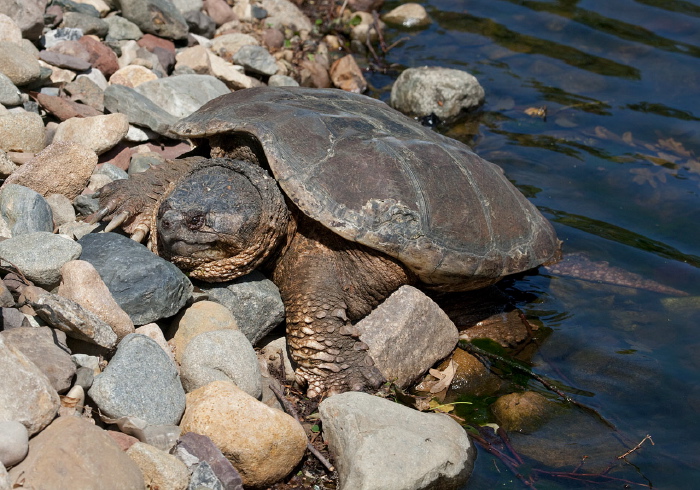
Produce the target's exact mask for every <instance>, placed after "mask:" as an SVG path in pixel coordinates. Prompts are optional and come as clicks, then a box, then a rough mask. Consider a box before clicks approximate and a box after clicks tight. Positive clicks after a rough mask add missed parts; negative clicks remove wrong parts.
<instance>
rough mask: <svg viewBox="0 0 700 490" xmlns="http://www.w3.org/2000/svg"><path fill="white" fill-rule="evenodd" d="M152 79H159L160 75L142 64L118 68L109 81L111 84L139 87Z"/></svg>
mask: <svg viewBox="0 0 700 490" xmlns="http://www.w3.org/2000/svg"><path fill="white" fill-rule="evenodd" d="M152 80H158V75H156V74H155V73H153V71H151V70H149V69H148V68H146V67H145V66H141V65H127V66H125V67H124V68H120V69H118V70H117V71H115V72H114V74H113V75H112V76H111V77H109V83H110V84H111V85H124V86H126V87H130V88H134V87H137V86H139V85H141V84H142V83H146V82H150V81H152Z"/></svg>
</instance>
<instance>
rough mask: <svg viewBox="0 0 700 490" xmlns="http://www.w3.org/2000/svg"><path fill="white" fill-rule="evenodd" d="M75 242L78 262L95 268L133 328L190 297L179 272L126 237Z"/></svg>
mask: <svg viewBox="0 0 700 490" xmlns="http://www.w3.org/2000/svg"><path fill="white" fill-rule="evenodd" d="M78 243H79V244H80V245H81V246H82V248H83V251H82V254H81V256H80V260H85V261H87V262H90V263H91V264H92V265H93V266H94V267H95V269H97V272H98V273H99V274H100V277H101V278H102V280H103V281H104V282H105V284H106V285H107V288H109V290H110V291H111V293H112V296H113V297H114V299H115V301H116V302H117V304H118V305H119V306H121V308H122V309H123V310H124V311H125V312H126V313H127V314H128V315H129V317H130V318H131V320H132V321H133V322H134V325H145V324H146V323H150V322H153V321H156V320H159V319H161V318H167V317H169V316H173V315H174V314H176V313H177V312H178V311H179V310H180V309H181V308H182V307H183V306H184V305H185V302H186V301H187V300H188V299H189V297H190V296H191V295H192V283H191V282H190V280H189V279H188V278H187V277H186V276H185V275H184V274H183V273H182V272H181V271H180V269H178V268H177V267H175V266H174V265H173V264H171V263H170V262H167V261H165V260H163V259H162V258H160V257H158V256H156V255H154V254H153V253H151V252H150V251H149V250H148V249H147V248H146V247H144V246H143V245H141V244H138V243H136V242H134V241H133V240H130V239H129V238H127V237H125V236H122V235H117V234H116V233H99V234H95V233H92V234H89V235H85V236H84V237H83V238H81V239H80V240H79V241H78ZM1 247H2V242H0V248H1ZM144 298H149V301H144V300H143V299H144Z"/></svg>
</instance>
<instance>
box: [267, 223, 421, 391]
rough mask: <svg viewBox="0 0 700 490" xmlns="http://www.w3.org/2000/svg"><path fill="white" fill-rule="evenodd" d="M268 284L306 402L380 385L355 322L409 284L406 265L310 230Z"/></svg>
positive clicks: (293, 245) (295, 242)
mask: <svg viewBox="0 0 700 490" xmlns="http://www.w3.org/2000/svg"><path fill="white" fill-rule="evenodd" d="M273 278H274V280H275V283H277V285H278V286H279V288H280V292H281V293H282V299H283V300H284V304H285V308H286V317H287V342H288V343H289V346H290V350H291V354H292V358H293V360H294V361H295V362H296V363H297V365H298V368H297V371H296V375H297V380H298V381H299V382H300V383H301V384H305V385H306V386H307V395H308V396H309V397H310V398H315V397H318V396H321V395H329V394H333V393H340V392H344V391H363V390H365V389H373V388H377V387H378V386H379V385H381V383H383V382H384V381H385V380H384V377H383V376H382V374H381V373H380V372H379V370H378V369H377V368H376V367H375V366H374V361H373V360H372V358H371V357H370V355H369V352H368V348H367V346H366V345H365V344H364V343H363V342H361V341H360V339H359V338H358V333H357V331H356V329H355V328H354V326H353V322H354V321H357V320H360V319H362V318H363V317H365V316H366V315H367V314H369V312H370V311H372V309H373V308H374V307H375V306H377V305H378V304H379V303H381V302H382V301H383V300H384V299H385V298H386V297H387V296H389V295H390V294H391V293H392V292H393V291H395V290H396V289H397V288H399V287H400V286H401V285H403V284H408V283H409V282H411V279H412V278H411V275H410V273H408V272H407V271H406V270H405V269H404V268H403V266H401V265H400V264H399V263H397V262H396V261H393V260H392V259H390V258H388V257H386V256H383V255H381V254H379V253H377V252H375V251H373V250H370V249H367V248H364V247H361V246H360V245H357V244H355V243H350V242H347V241H346V240H344V239H342V238H340V237H338V236H336V235H334V234H332V233H330V232H326V231H324V230H314V231H312V232H310V233H308V232H307V233H300V234H297V235H296V237H295V238H294V239H293V241H292V243H291V244H290V248H289V249H288V250H287V252H286V253H285V255H284V257H283V259H282V260H281V261H280V263H279V265H278V266H277V268H276V269H275V272H274V274H273Z"/></svg>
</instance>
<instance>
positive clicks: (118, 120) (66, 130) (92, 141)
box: [53, 114, 129, 155]
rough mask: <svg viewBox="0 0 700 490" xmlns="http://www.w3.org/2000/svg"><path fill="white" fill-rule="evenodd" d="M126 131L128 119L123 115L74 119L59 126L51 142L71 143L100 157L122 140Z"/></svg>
mask: <svg viewBox="0 0 700 490" xmlns="http://www.w3.org/2000/svg"><path fill="white" fill-rule="evenodd" d="M127 131H129V119H128V117H127V116H125V115H124V114H106V115H104V116H94V117H85V118H77V117H76V118H73V119H69V120H68V121H63V122H62V123H61V124H59V125H58V129H57V130H56V134H55V136H54V138H53V140H54V142H56V143H60V142H63V141H73V142H76V143H79V144H81V145H83V146H84V147H86V148H90V149H91V150H93V151H94V152H95V153H97V154H98V155H101V154H102V153H104V152H106V151H107V150H109V149H111V148H113V147H114V146H116V144H117V143H119V142H120V141H121V140H122V139H124V137H125V136H126V133H127Z"/></svg>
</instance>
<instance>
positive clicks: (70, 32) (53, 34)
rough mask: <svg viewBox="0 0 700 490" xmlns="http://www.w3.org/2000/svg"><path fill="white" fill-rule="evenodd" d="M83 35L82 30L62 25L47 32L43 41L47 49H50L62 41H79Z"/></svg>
mask: <svg viewBox="0 0 700 490" xmlns="http://www.w3.org/2000/svg"><path fill="white" fill-rule="evenodd" d="M81 37H83V31H82V30H80V29H75V28H73V27H61V28H59V29H52V30H50V31H47V32H45V33H44V36H43V37H42V42H43V45H44V47H45V48H46V49H50V48H52V47H53V46H55V45H56V44H58V43H60V42H63V41H77V40H78V39H80V38H81Z"/></svg>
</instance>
